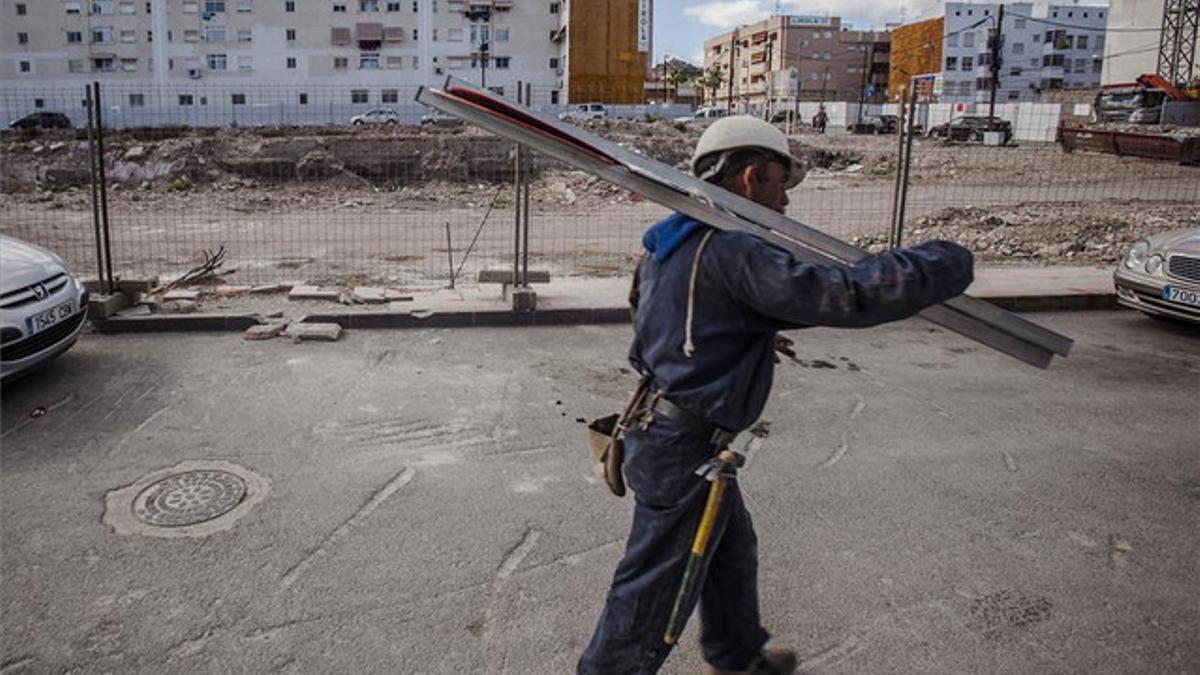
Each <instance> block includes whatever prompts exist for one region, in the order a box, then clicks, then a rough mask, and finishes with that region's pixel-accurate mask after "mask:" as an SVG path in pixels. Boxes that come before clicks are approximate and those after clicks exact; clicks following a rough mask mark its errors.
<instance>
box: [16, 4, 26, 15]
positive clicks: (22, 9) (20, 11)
mask: <svg viewBox="0 0 1200 675" xmlns="http://www.w3.org/2000/svg"><path fill="white" fill-rule="evenodd" d="M17 16H25V3H23V2H18V3H17Z"/></svg>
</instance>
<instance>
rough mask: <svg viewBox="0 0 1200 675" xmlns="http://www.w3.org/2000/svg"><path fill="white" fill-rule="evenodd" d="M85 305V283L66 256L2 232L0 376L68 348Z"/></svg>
mask: <svg viewBox="0 0 1200 675" xmlns="http://www.w3.org/2000/svg"><path fill="white" fill-rule="evenodd" d="M87 306H88V292H87V289H85V288H84V286H83V284H82V283H80V282H79V281H78V280H77V279H76V278H75V277H74V276H73V275H72V274H71V270H70V269H68V267H67V262H66V261H65V260H63V259H62V258H60V257H59V256H57V255H55V254H53V253H51V252H50V251H47V250H46V249H44V248H40V247H38V246H34V245H33V244H28V243H25V242H23V241H20V240H18V239H13V238H12V237H7V236H4V235H0V380H8V379H10V378H11V377H13V376H16V375H18V374H20V373H23V372H25V371H27V370H29V369H30V368H33V367H34V366H37V365H40V364H42V363H45V362H46V361H48V360H50V359H52V358H54V357H56V356H58V355H59V354H62V353H63V352H65V351H67V350H68V349H70V348H71V345H73V344H75V340H76V339H77V338H78V337H79V334H80V333H81V332H82V331H83V319H84V317H85V316H86V315H87Z"/></svg>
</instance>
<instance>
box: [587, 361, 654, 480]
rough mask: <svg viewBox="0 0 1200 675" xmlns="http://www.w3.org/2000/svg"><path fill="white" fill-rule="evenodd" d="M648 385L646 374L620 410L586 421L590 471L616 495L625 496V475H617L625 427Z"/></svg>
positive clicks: (622, 459) (639, 405)
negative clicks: (590, 460)
mask: <svg viewBox="0 0 1200 675" xmlns="http://www.w3.org/2000/svg"><path fill="white" fill-rule="evenodd" d="M649 388H650V378H648V377H643V378H642V380H641V381H640V382H639V383H638V387H637V389H636V390H635V391H634V392H633V396H631V397H630V399H629V403H628V404H626V406H625V412H624V413H621V414H617V413H613V414H612V415H605V416H604V417H601V418H598V419H594V420H592V421H591V422H589V423H588V427H587V430H588V441H589V444H590V445H591V449H592V472H593V473H594V474H595V475H596V478H599V479H601V480H603V481H604V484H605V485H607V486H608V489H609V490H610V491H611V492H612V493H613V494H614V495H616V496H618V497H624V496H625V479H624V477H623V476H622V475H621V464H622V463H623V462H624V461H625V430H626V429H628V428H629V423H630V422H631V421H632V420H633V418H634V416H635V415H636V413H637V411H638V409H639V408H640V407H641V405H642V401H643V400H644V399H645V398H646V392H647V390H649Z"/></svg>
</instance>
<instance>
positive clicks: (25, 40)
mask: <svg viewBox="0 0 1200 675" xmlns="http://www.w3.org/2000/svg"><path fill="white" fill-rule="evenodd" d="M17 44H21V45H27V44H29V33H17Z"/></svg>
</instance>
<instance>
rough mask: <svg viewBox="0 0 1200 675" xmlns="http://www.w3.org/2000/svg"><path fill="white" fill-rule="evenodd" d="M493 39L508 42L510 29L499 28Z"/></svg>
mask: <svg viewBox="0 0 1200 675" xmlns="http://www.w3.org/2000/svg"><path fill="white" fill-rule="evenodd" d="M493 37H495V39H496V42H508V29H507V28H497V29H496V31H495V33H494V36H493Z"/></svg>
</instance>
